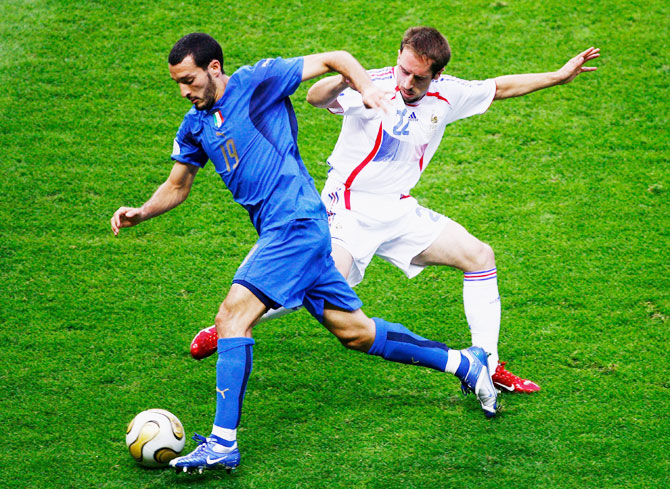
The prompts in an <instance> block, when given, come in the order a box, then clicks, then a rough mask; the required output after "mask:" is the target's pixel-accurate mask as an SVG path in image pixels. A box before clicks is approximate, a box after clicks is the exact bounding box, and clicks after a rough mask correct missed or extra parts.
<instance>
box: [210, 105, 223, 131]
mask: <svg viewBox="0 0 670 489" xmlns="http://www.w3.org/2000/svg"><path fill="white" fill-rule="evenodd" d="M212 117H214V125H215V126H216V128H217V129H218V128H220V127H221V125H222V124H223V114H221V111H220V110H217V111H216V112H214V114H212Z"/></svg>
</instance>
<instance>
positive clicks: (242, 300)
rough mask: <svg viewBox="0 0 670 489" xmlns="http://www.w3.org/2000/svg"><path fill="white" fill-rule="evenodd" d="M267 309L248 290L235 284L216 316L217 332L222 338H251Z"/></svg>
mask: <svg viewBox="0 0 670 489" xmlns="http://www.w3.org/2000/svg"><path fill="white" fill-rule="evenodd" d="M265 311H267V307H266V306H265V304H263V302H261V300H260V299H259V298H258V297H256V295H254V293H253V292H251V291H250V290H249V289H248V288H246V287H244V286H243V285H240V284H233V285H232V286H231V287H230V290H229V291H228V294H227V295H226V298H225V299H224V300H223V302H222V303H221V306H220V307H219V312H218V314H217V315H216V320H215V325H216V331H217V333H218V335H219V337H220V338H233V337H240V336H246V337H251V329H252V327H253V324H254V323H255V322H256V320H257V319H258V318H260V317H261V316H262V315H263V314H265Z"/></svg>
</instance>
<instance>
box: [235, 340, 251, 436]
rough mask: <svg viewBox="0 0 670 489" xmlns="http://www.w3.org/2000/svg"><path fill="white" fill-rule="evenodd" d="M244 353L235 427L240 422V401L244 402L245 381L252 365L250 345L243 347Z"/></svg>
mask: <svg viewBox="0 0 670 489" xmlns="http://www.w3.org/2000/svg"><path fill="white" fill-rule="evenodd" d="M245 350H246V351H245V353H246V355H247V358H246V361H245V362H244V379H243V380H242V389H241V392H242V395H241V396H240V397H239V399H238V401H239V407H238V408H237V412H238V416H237V423H235V427H236V428H237V426H239V424H240V417H241V416H242V403H243V402H244V394H245V393H246V392H247V382H248V381H249V375H250V374H251V365H252V358H253V357H252V355H253V351H252V350H251V345H247V346H246V347H245Z"/></svg>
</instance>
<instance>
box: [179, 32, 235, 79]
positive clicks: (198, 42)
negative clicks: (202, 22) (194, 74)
mask: <svg viewBox="0 0 670 489" xmlns="http://www.w3.org/2000/svg"><path fill="white" fill-rule="evenodd" d="M187 56H193V61H194V62H195V65H196V66H198V67H199V68H202V69H203V70H206V69H207V67H208V66H209V63H211V62H212V60H215V59H216V60H218V61H219V63H221V71H222V72H223V51H222V50H221V45H220V44H219V43H218V42H217V41H216V39H214V38H213V37H212V36H210V35H209V34H205V33H203V32H192V33H191V34H186V35H185V36H184V37H182V38H181V39H179V41H177V42H176V43H175V45H174V46H172V50H171V51H170V55H169V56H168V63H170V64H171V65H172V66H174V65H178V64H179V63H181V62H182V61H184V58H186V57H187Z"/></svg>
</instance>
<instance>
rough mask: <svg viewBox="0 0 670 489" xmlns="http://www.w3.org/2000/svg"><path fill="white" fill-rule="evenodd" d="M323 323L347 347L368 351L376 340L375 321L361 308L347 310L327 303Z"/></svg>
mask: <svg viewBox="0 0 670 489" xmlns="http://www.w3.org/2000/svg"><path fill="white" fill-rule="evenodd" d="M323 325H324V326H325V327H326V328H327V329H328V331H330V332H331V333H333V334H334V335H335V336H336V337H337V339H339V340H340V341H341V342H342V344H344V345H345V346H346V347H347V348H352V349H355V350H361V351H368V350H370V348H371V347H372V343H373V342H374V340H375V329H376V328H375V323H374V321H373V320H372V319H370V318H369V317H368V316H366V314H365V313H364V312H363V311H362V310H361V309H356V310H354V311H347V310H344V309H341V308H337V307H334V306H331V305H326V307H325V308H324V311H323Z"/></svg>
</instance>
